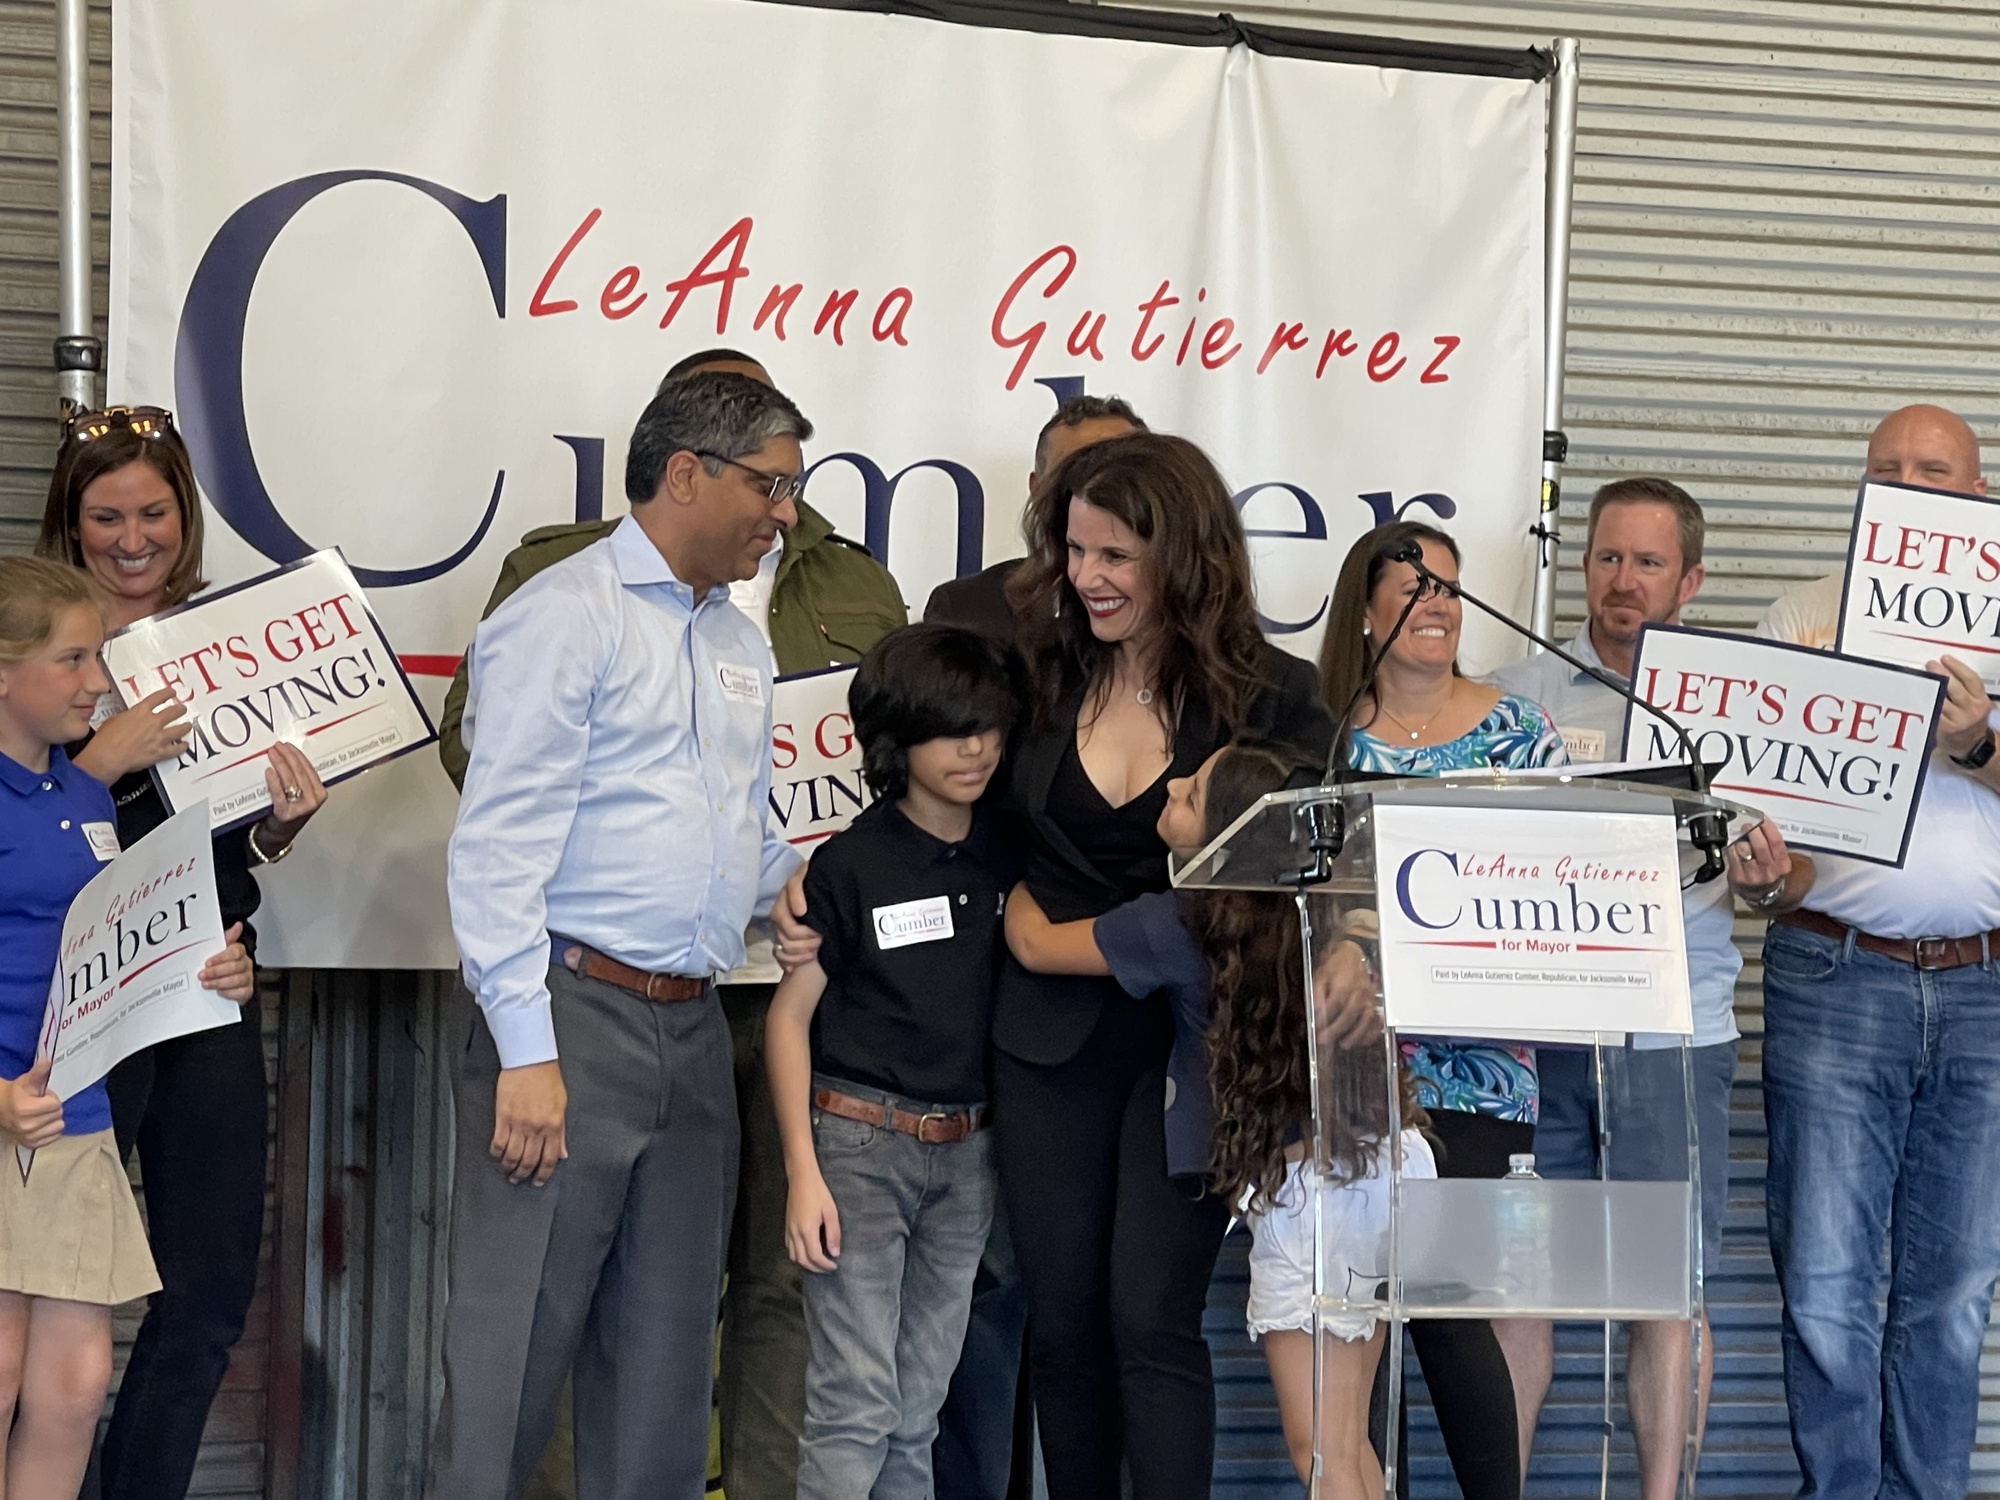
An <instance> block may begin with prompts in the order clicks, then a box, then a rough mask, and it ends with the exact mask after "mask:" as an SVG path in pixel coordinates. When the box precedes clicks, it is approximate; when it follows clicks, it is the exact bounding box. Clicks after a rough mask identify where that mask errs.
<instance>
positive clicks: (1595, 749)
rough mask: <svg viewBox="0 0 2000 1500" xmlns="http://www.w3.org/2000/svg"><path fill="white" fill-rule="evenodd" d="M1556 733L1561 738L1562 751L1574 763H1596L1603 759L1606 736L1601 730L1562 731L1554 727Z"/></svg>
mask: <svg viewBox="0 0 2000 1500" xmlns="http://www.w3.org/2000/svg"><path fill="white" fill-rule="evenodd" d="M1556 733H1557V734H1559V735H1561V736H1562V737H1563V749H1565V750H1567V751H1568V752H1569V758H1570V759H1571V760H1574V761H1598V760H1603V759H1604V758H1605V755H1604V747H1605V740H1606V736H1605V733H1604V731H1603V730H1601V729H1564V728H1563V727H1562V726H1561V725H1557V726H1556Z"/></svg>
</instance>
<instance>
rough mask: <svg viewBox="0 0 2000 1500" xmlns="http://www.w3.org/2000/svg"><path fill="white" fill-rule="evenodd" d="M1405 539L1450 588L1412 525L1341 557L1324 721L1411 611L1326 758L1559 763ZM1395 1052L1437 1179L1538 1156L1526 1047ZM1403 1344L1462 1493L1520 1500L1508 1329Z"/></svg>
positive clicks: (1430, 532)
mask: <svg viewBox="0 0 2000 1500" xmlns="http://www.w3.org/2000/svg"><path fill="white" fill-rule="evenodd" d="M1411 541H1414V542H1416V543H1417V544H1418V545H1419V546H1420V547H1421V548H1422V549H1423V559H1424V566H1425V568H1427V569H1428V570H1429V571H1430V572H1432V573H1434V574H1436V575H1437V576H1438V577H1439V578H1442V579H1445V580H1446V581H1448V582H1449V581H1455V580H1456V579H1457V578H1458V563H1459V558H1458V546H1457V544H1456V543H1455V542H1453V541H1452V539H1451V538H1450V537H1448V536H1446V535H1445V534H1444V533H1443V532H1441V531H1438V530H1436V529H1435V528H1433V527H1429V526H1425V525H1423V524H1421V523H1419V522H1415V521H1398V522H1394V523H1392V524H1390V525H1387V526H1378V527H1376V528H1375V529H1374V530H1373V531H1371V532H1369V533H1368V534H1367V535H1366V536H1364V537H1362V538H1361V539H1360V540H1359V541H1357V542H1356V543H1355V544H1354V546H1353V547H1352V548H1351V549H1350V550H1349V551H1348V554H1347V560H1346V562H1344V563H1343V564H1342V565H1341V569H1340V579H1339V582H1338V583H1337V584H1336V585H1335V587H1334V592H1333V602H1332V604H1331V606H1330V607H1329V609H1328V613H1327V624H1326V637H1325V640H1324V642H1323V644H1322V645H1321V647H1320V663H1319V664H1320V692H1321V695H1322V696H1323V697H1324V698H1325V700H1326V703H1327V707H1328V708H1329V709H1330V710H1331V711H1332V712H1333V713H1334V714H1336V715H1338V714H1340V713H1341V712H1342V711H1343V710H1345V709H1346V708H1347V706H1348V704H1349V702H1350V701H1351V700H1352V699H1353V698H1354V695H1355V693H1356V691H1357V690H1358V689H1359V688H1360V686H1361V684H1362V682H1363V681H1364V680H1365V678H1366V675H1367V670H1368V664H1369V663H1370V661H1372V660H1373V658H1374V656H1375V654H1376V652H1377V649H1378V647H1377V642H1379V641H1382V640H1386V639H1388V637H1389V634H1390V632H1391V631H1392V630H1393V629H1394V628H1395V624H1396V618H1397V616H1398V615H1400V614H1402V612H1403V609H1404V607H1405V606H1406V605H1409V606H1410V614H1409V618H1408V620H1407V621H1405V623H1404V625H1403V629H1402V633H1401V634H1400V635H1398V636H1397V637H1396V639H1395V641H1394V642H1393V643H1392V644H1391V645H1390V647H1389V650H1388V652H1387V654H1386V655H1385V656H1384V657H1383V659H1382V662H1381V666H1380V669H1379V670H1378V671H1377V673H1376V676H1375V681H1374V683H1373V685H1372V686H1371V688H1370V689H1369V691H1368V693H1367V694H1366V695H1365V696H1363V697H1362V699H1361V701H1360V703H1359V705H1358V706H1357V707H1356V709H1355V713H1354V721H1353V728H1352V729H1351V730H1349V731H1348V733H1347V734H1346V736H1345V738H1344V740H1343V742H1342V743H1341V744H1340V745H1337V746H1336V747H1335V750H1334V753H1335V755H1336V756H1344V758H1345V759H1346V761H1347V763H1348V764H1349V765H1350V766H1353V767H1354V768H1355V769H1356V770H1362V771H1377V772H1387V773H1389V774H1392V775H1397V776H1438V775H1442V774H1443V773H1444V772H1446V771H1467V770H1487V769H1521V768H1523V767H1531V766H1547V765H1558V764H1561V763H1562V762H1563V761H1564V760H1565V759H1566V757H1565V755H1564V754H1563V745H1562V736H1561V735H1560V734H1558V733H1557V731H1556V727H1555V723H1554V721H1552V720H1551V719H1550V718H1549V716H1548V713H1547V712H1546V711H1545V710H1544V709H1543V708H1542V706H1541V705H1540V704H1538V703H1535V702H1532V701H1530V700H1529V699H1526V698H1521V697H1516V696H1515V695H1513V694H1511V693H1502V692H1500V691H1499V690H1498V689H1496V688H1490V687H1486V686H1483V685H1482V684H1480V683H1477V682H1474V681H1472V680H1471V679H1470V678H1468V677H1466V676H1464V675H1463V674H1462V673H1461V672H1460V671H1459V670H1458V637H1459V630H1460V627H1461V625H1462V623H1463V606H1462V605H1461V604H1460V602H1459V600H1458V597H1457V596H1456V595H1455V594H1451V593H1448V592H1444V591H1442V590H1438V589H1436V588H1435V587H1433V586H1431V585H1428V584H1426V583H1424V582H1423V581H1422V580H1421V579H1420V578H1419V577H1418V574H1417V571H1416V569H1414V568H1412V567H1411V566H1410V565H1409V564H1408V563H1405V562H1391V561H1390V560H1389V557H1390V554H1391V553H1393V552H1396V551H1399V550H1400V549H1402V548H1403V547H1404V546H1405V544H1407V543H1409V542H1411ZM1413 596H1416V602H1415V603H1414V604H1411V599H1412V597H1413ZM1403 1058H1404V1062H1405V1063H1406V1064H1407V1065H1408V1067H1409V1070H1410V1073H1411V1074H1412V1076H1413V1077H1414V1079H1415V1082H1416V1087H1417V1098H1418V1102H1419V1103H1421V1104H1422V1105H1423V1107H1424V1108H1425V1109H1426V1110H1427V1111H1429V1113H1430V1117H1431V1129H1432V1131H1433V1133H1434V1134H1435V1135H1436V1136H1437V1138H1438V1141H1439V1143H1440V1144H1441V1146H1442V1147H1443V1149H1442V1151H1440V1152H1439V1153H1438V1175H1439V1176H1440V1177H1504V1176H1505V1175H1506V1173H1507V1158H1508V1156H1509V1155H1510V1154H1512V1153H1514V1152H1521V1151H1532V1150H1533V1149H1534V1136H1535V1113H1536V1102H1537V1101H1536V1090H1535V1059H1534V1053H1533V1051H1532V1050H1531V1049H1529V1048H1525V1047H1516V1048H1510V1047H1502V1046H1495V1045H1488V1044H1466V1043H1458V1042H1446V1041H1429V1040H1409V1041H1405V1042H1404V1043H1403ZM1410 1337H1411V1341H1412V1343H1414V1345H1415V1346H1416V1351H1417V1357H1418V1359H1419V1360H1420V1361H1422V1363H1423V1367H1424V1381H1425V1383H1426V1384H1427V1385H1428V1386H1429V1387H1430V1391H1431V1396H1432V1400H1433V1402H1434V1403H1435V1406H1436V1409H1437V1415H1438V1426H1439V1428H1440V1430H1441V1431H1442V1433H1443V1435H1444V1440H1445V1448H1446V1450H1447V1451H1448V1452H1449V1453H1450V1455H1451V1462H1452V1468H1453V1471H1454V1472H1455V1473H1456V1474H1457V1476H1458V1483H1459V1488H1460V1490H1461V1491H1463V1493H1464V1494H1465V1496H1466V1500H1489V1497H1490V1500H1518V1497H1519V1495H1520V1493H1521V1467H1520V1465H1521V1459H1520V1452H1521V1450H1520V1440H1519V1435H1518V1432H1517V1428H1516V1419H1515V1403H1514V1381H1513V1379H1512V1378H1511V1376H1510V1373H1509V1368H1508V1362H1507V1357H1506V1355H1505V1354H1504V1353H1503V1346H1504V1345H1506V1344H1507V1343H1508V1342H1509V1340H1508V1338H1507V1325H1506V1324H1504V1323H1488V1322H1476V1321H1460V1320H1451V1321H1443V1322H1421V1321H1420V1322H1414V1323H1412V1324H1411V1325H1410ZM1528 1347H1529V1348H1530V1349H1531V1348H1532V1345H1530V1346H1528Z"/></svg>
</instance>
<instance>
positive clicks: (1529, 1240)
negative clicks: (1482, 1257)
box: [1498, 1151, 1552, 1301]
mask: <svg viewBox="0 0 2000 1500" xmlns="http://www.w3.org/2000/svg"><path fill="white" fill-rule="evenodd" d="M1541 1182H1542V1178H1541V1176H1540V1174H1539V1173H1537V1172H1536V1171H1535V1158H1534V1154H1533V1153H1532V1152H1527V1151H1523V1152H1520V1153H1518V1154H1516V1155H1512V1156H1509V1157H1508V1158H1507V1175H1506V1176H1505V1177H1503V1178H1502V1179H1501V1187H1500V1214H1499V1220H1500V1222H1499V1225H1498V1229H1499V1234H1500V1247H1499V1249H1500V1267H1499V1269H1500V1290H1501V1292H1502V1294H1503V1295H1504V1296H1505V1297H1507V1298H1508V1299H1510V1300H1511V1299H1516V1298H1522V1297H1526V1298H1528V1299H1529V1300H1531V1301H1532V1300H1535V1296H1534V1294H1535V1291H1536V1289H1545V1288H1546V1287H1547V1285H1548V1281H1549V1255H1550V1251H1551V1243H1550V1241H1551V1238H1552V1236H1551V1233H1550V1231H1551V1228H1552V1226H1551V1224H1550V1212H1549V1203H1548V1198H1547V1196H1546V1194H1545V1192H1544V1191H1543V1189H1542V1187H1541Z"/></svg>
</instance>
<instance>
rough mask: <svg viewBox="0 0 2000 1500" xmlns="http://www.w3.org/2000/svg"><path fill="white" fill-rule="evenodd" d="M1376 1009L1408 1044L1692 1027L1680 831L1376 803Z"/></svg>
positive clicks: (1577, 816)
mask: <svg viewBox="0 0 2000 1500" xmlns="http://www.w3.org/2000/svg"><path fill="white" fill-rule="evenodd" d="M1374 817H1375V871H1376V874H1375V882H1376V907H1377V910H1378V912H1379V914H1380V918H1381V924H1382V938H1381V943H1382V1002H1383V1008H1384V1018H1385V1020H1386V1021H1387V1023H1388V1024H1389V1025H1390V1026H1393V1027H1395V1028H1396V1029H1397V1030H1399V1031H1401V1032H1404V1033H1406V1034H1410V1033H1415V1034H1422V1035H1427V1036H1451V1037H1486V1038H1492V1039H1495V1040H1502V1041H1508V1040H1524V1041H1576V1042H1588V1041H1591V1040H1592V1039H1593V1038H1598V1037H1602V1038H1607V1039H1608V1038H1611V1037H1621V1038H1622V1036H1623V1035H1624V1034H1628V1033H1631V1032H1635V1031H1647V1032H1664V1033H1670V1034H1673V1035H1676V1036H1690V1035H1692V1034H1693V1031H1694V1018H1693V1011H1692V1010H1691V1009H1690V1002H1689V996H1688V979H1687V945H1686V934H1685V931H1684V929H1683V927H1682V922H1681V884H1680V881H1681V874H1680V870H1681V866H1680V854H1679V850H1678V848H1677V846H1676V842H1675V830H1674V820H1673V819H1672V818H1670V817H1660V816H1652V815H1648V814H1643V813H1597V812H1563V811H1554V812H1550V811H1541V810H1536V811H1524V810H1520V809H1507V808H1463V807H1412V806H1399V805H1396V804H1393V803H1383V802H1378V803H1377V804H1376V806H1375V813H1374Z"/></svg>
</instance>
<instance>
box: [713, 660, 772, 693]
mask: <svg viewBox="0 0 2000 1500" xmlns="http://www.w3.org/2000/svg"><path fill="white" fill-rule="evenodd" d="M715 670H716V675H717V676H718V677H720V678H721V679H722V691H723V695H724V696H725V697H729V698H737V699H741V700H742V701H743V702H745V703H762V702H763V701H764V683H763V680H762V679H761V678H760V677H759V676H758V675H757V669H756V668H755V667H739V666H736V665H735V664H733V663H731V662H723V663H722V664H721V665H720V666H718V667H717V668H716V669H715Z"/></svg>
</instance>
